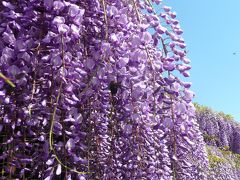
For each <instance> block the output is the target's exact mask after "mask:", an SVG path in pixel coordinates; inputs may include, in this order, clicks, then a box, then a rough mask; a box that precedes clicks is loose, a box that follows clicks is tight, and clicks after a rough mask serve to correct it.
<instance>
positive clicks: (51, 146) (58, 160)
mask: <svg viewBox="0 0 240 180" xmlns="http://www.w3.org/2000/svg"><path fill="white" fill-rule="evenodd" d="M61 45H62V68H63V76H64V70H65V61H64V42H63V35H61ZM62 86H63V82H62V81H61V83H60V86H59V89H58V95H57V99H56V102H55V106H54V109H53V113H52V117H51V126H50V131H49V146H50V150H51V151H52V152H53V154H54V157H55V159H56V160H57V162H58V163H59V164H61V165H62V166H63V167H64V168H65V169H68V170H70V171H72V172H75V173H77V174H89V173H90V172H81V171H77V170H75V169H72V168H70V167H68V166H67V165H65V164H64V163H63V162H62V161H61V160H60V159H59V157H58V156H57V153H56V151H55V149H54V146H53V127H54V122H55V117H56V111H57V107H58V103H59V99H60V97H61V92H62Z"/></svg>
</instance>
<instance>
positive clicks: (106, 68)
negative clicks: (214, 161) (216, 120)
mask: <svg viewBox="0 0 240 180" xmlns="http://www.w3.org/2000/svg"><path fill="white" fill-rule="evenodd" d="M154 7H158V9H159V11H158V12H157V13H156V12H155V10H154V9H155V8H154ZM182 33H183V31H182V30H181V28H180V26H179V22H178V20H176V13H175V12H173V11H171V8H170V7H167V6H164V5H163V4H162V3H161V0H153V1H150V0H146V1H142V0H130V1H125V0H81V1H80V0H66V1H63V0H57V1H53V0H21V1H14V0H8V1H7V0H6V1H2V2H1V5H0V71H1V74H2V75H3V76H2V77H4V78H0V132H1V147H2V148H3V149H1V151H2V153H1V156H0V159H1V166H0V167H1V176H2V177H1V178H2V179H12V178H13V179H14V178H20V179H45V180H50V179H69V180H70V179H81V180H84V179H155V180H158V179H163V180H165V179H167V180H168V179H169V180H170V179H181V180H184V179H186V180H187V179H192V180H194V179H206V178H207V168H208V160H207V154H206V150H205V144H204V142H203V137H202V135H201V132H200V131H199V127H198V124H197V122H196V120H195V119H194V115H195V114H194V106H193V104H192V103H191V100H192V98H193V96H194V94H193V92H192V91H190V90H189V88H190V86H191V84H190V83H188V82H184V81H182V80H181V79H180V78H179V77H176V76H175V74H180V75H183V76H184V77H188V76H189V72H188V70H189V69H190V68H191V67H190V66H189V63H190V60H189V59H188V58H187V57H186V50H185V47H186V44H185V42H184V39H183V38H182V36H181V35H182Z"/></svg>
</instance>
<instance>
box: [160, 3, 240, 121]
mask: <svg viewBox="0 0 240 180" xmlns="http://www.w3.org/2000/svg"><path fill="white" fill-rule="evenodd" d="M164 2H165V4H166V5H169V6H171V7H172V8H173V10H174V11H176V12H177V19H178V20H180V25H181V27H182V29H183V30H184V34H183V37H184V39H185V40H186V43H187V49H188V50H189V54H188V57H189V58H190V59H191V61H192V64H191V65H192V70H191V71H190V72H191V78H190V79H189V80H190V81H191V82H192V83H193V85H192V90H193V91H194V92H195V93H196V97H195V99H194V101H195V102H198V103H200V104H202V105H207V106H210V107H211V108H212V109H214V110H216V111H223V112H225V113H229V114H231V115H233V116H234V117H235V118H236V120H238V121H240V21H239V19H240V10H239V8H240V0H165V1H164ZM236 51H239V54H236V55H233V52H236Z"/></svg>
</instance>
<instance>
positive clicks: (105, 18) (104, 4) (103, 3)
mask: <svg viewBox="0 0 240 180" xmlns="http://www.w3.org/2000/svg"><path fill="white" fill-rule="evenodd" d="M102 5H103V11H104V21H105V40H107V39H108V18H107V10H106V3H105V0H102Z"/></svg>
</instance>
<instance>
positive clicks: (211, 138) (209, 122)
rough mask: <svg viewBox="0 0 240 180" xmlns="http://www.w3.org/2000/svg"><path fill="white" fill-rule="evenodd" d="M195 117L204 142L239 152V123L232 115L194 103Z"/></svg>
mask: <svg viewBox="0 0 240 180" xmlns="http://www.w3.org/2000/svg"><path fill="white" fill-rule="evenodd" d="M195 107H196V118H197V121H198V123H199V127H200V130H201V132H202V133H203V137H204V140H205V142H206V143H207V144H208V145H212V146H216V147H220V148H224V147H229V149H230V150H231V151H232V152H234V153H240V141H239V138H240V125H239V123H237V122H235V121H234V119H233V117H232V116H231V115H229V114H224V113H222V112H220V113H219V112H215V111H213V110H212V109H210V108H208V107H206V106H201V105H198V104H195Z"/></svg>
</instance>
